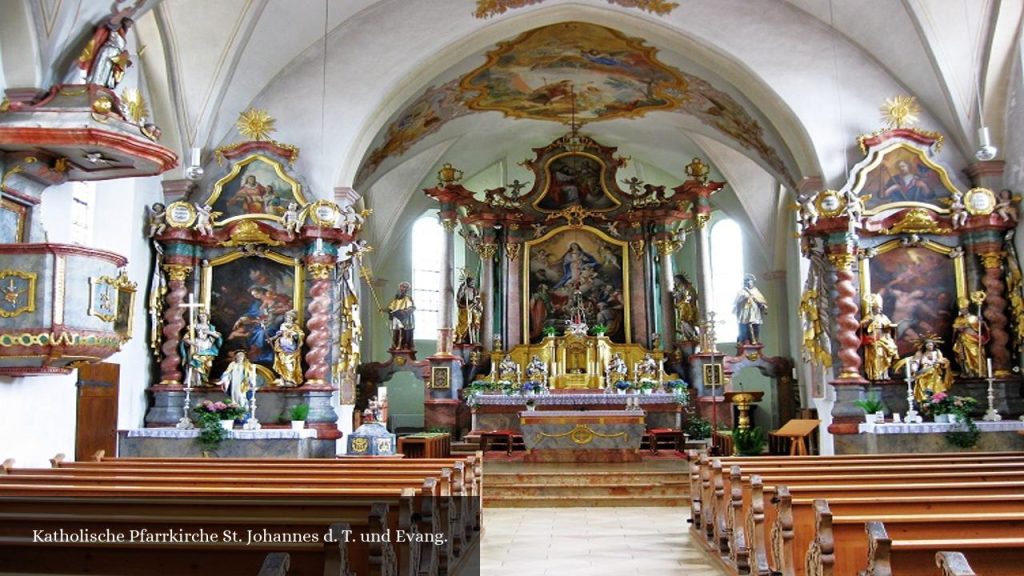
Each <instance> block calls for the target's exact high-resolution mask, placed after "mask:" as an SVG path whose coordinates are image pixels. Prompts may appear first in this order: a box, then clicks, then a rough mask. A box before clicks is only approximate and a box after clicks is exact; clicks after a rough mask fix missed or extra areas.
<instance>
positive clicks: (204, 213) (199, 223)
mask: <svg viewBox="0 0 1024 576" xmlns="http://www.w3.org/2000/svg"><path fill="white" fill-rule="evenodd" d="M195 208H196V223H195V228H196V232H199V234H200V235H201V236H213V219H214V217H215V216H216V214H214V213H213V207H212V206H210V205H209V204H196V205H195ZM217 214H219V212H218V213H217Z"/></svg>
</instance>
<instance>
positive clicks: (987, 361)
mask: <svg viewBox="0 0 1024 576" xmlns="http://www.w3.org/2000/svg"><path fill="white" fill-rule="evenodd" d="M985 364H986V367H987V368H988V377H989V378H991V377H992V359H991V358H986V359H985Z"/></svg>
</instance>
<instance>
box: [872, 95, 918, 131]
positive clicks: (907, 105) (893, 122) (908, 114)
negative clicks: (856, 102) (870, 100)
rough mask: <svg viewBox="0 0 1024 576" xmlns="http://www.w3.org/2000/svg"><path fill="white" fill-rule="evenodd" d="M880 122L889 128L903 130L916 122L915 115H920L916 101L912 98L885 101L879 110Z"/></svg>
mask: <svg viewBox="0 0 1024 576" xmlns="http://www.w3.org/2000/svg"><path fill="white" fill-rule="evenodd" d="M880 110H881V112H882V120H885V123H886V125H888V126H889V128H903V127H905V126H910V125H912V124H914V123H916V122H917V115H918V114H920V113H921V108H920V106H918V105H917V99H916V98H914V97H913V96H903V95H900V96H893V97H892V98H888V99H886V101H885V104H883V105H882V107H881V108H880Z"/></svg>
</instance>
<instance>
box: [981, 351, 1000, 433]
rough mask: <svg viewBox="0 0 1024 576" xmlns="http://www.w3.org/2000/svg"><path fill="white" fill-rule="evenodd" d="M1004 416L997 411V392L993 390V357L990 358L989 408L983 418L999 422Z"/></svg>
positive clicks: (987, 420)
mask: <svg viewBox="0 0 1024 576" xmlns="http://www.w3.org/2000/svg"><path fill="white" fill-rule="evenodd" d="M1002 419H1003V417H1002V416H1000V415H999V412H996V407H995V392H994V391H993V390H992V359H991V358H989V359H988V410H986V411H985V416H983V417H982V420H984V421H986V422H999V421H1000V420H1002Z"/></svg>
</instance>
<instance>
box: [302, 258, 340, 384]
mask: <svg viewBox="0 0 1024 576" xmlns="http://www.w3.org/2000/svg"><path fill="white" fill-rule="evenodd" d="M333 270H334V259H333V258H331V257H320V258H315V260H314V257H311V258H310V260H309V261H307V263H306V272H307V273H308V275H309V278H310V288H309V296H310V301H309V319H308V320H307V321H306V333H307V335H306V346H307V347H308V348H309V350H308V351H307V352H306V374H305V377H306V382H305V384H314V385H322V384H323V383H324V382H325V381H326V379H327V373H328V372H327V371H328V366H327V356H328V354H329V353H330V338H331V334H330V320H331V289H332V286H331V272H332V271H333Z"/></svg>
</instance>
